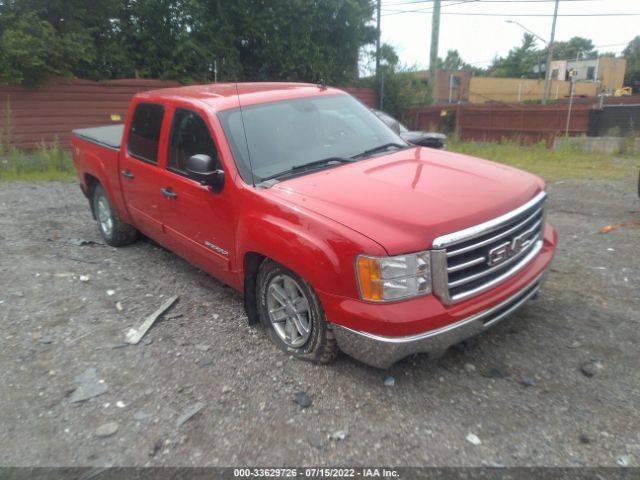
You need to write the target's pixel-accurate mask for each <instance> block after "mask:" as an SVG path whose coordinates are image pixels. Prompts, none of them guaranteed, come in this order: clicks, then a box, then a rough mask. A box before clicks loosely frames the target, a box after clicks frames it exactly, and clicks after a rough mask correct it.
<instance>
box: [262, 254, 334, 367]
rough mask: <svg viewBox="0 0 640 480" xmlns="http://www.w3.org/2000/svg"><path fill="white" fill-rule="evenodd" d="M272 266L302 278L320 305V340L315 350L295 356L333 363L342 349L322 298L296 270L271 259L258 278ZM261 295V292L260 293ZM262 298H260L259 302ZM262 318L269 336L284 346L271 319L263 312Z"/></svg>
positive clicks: (315, 301)
mask: <svg viewBox="0 0 640 480" xmlns="http://www.w3.org/2000/svg"><path fill="white" fill-rule="evenodd" d="M270 268H281V269H283V270H285V271H287V272H288V273H289V274H292V275H294V276H295V277H297V279H298V280H300V281H301V282H302V283H304V285H305V286H306V288H307V289H308V290H309V292H310V293H311V295H313V297H314V298H313V299H310V300H311V301H313V302H314V303H315V304H316V305H317V307H318V313H319V315H320V318H319V321H320V322H321V323H322V324H323V328H322V331H321V333H320V334H319V335H320V336H319V338H318V341H317V343H316V345H315V347H314V348H313V350H311V351H308V352H305V353H294V356H295V357H296V358H298V359H300V360H306V361H309V362H312V363H317V364H327V363H331V362H333V361H334V360H335V359H336V358H337V357H338V355H339V354H340V349H339V348H338V343H337V341H336V338H335V335H334V333H333V330H332V329H331V324H330V323H329V322H328V321H327V319H326V317H325V314H324V309H323V308H322V304H321V303H320V300H319V299H318V297H317V296H316V294H315V292H314V290H313V288H312V287H311V285H309V283H308V282H306V281H305V279H304V278H302V277H301V276H300V275H297V274H296V273H295V272H293V271H291V270H289V269H288V268H286V267H284V266H283V265H280V264H279V263H277V262H274V261H273V260H271V259H266V260H265V261H264V262H263V263H262V265H261V266H260V271H259V273H258V278H259V279H260V277H261V276H262V275H264V272H265V271H267V270H268V269H270ZM257 283H258V286H257V288H259V285H260V280H258V282H257ZM257 296H259V293H258V295H257ZM259 301H260V300H259V299H258V302H259ZM258 310H259V311H260V310H261V309H260V307H258ZM260 320H261V322H262V324H263V326H264V328H265V329H266V330H267V333H268V335H269V338H270V339H271V341H272V342H273V343H275V344H276V345H277V346H278V347H279V348H282V346H281V345H280V344H279V343H278V341H277V340H276V339H275V337H274V335H275V333H274V332H273V330H272V328H271V326H270V325H269V320H268V319H267V318H264V315H263V313H260ZM285 351H286V352H287V353H292V352H291V351H287V350H285Z"/></svg>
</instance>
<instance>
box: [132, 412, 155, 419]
mask: <svg viewBox="0 0 640 480" xmlns="http://www.w3.org/2000/svg"><path fill="white" fill-rule="evenodd" d="M133 418H134V419H135V420H137V421H139V422H141V421H143V420H146V419H147V418H151V414H150V413H147V412H145V411H144V410H138V411H137V412H136V413H134V414H133Z"/></svg>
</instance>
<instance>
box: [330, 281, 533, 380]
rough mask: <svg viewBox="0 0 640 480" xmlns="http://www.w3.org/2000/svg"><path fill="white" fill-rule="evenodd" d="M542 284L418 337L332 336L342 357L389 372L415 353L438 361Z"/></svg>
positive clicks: (346, 332)
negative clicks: (347, 356) (393, 366)
mask: <svg viewBox="0 0 640 480" xmlns="http://www.w3.org/2000/svg"><path fill="white" fill-rule="evenodd" d="M543 280H544V274H543V275H540V276H538V277H537V278H536V279H535V280H534V281H533V282H531V283H530V284H529V285H527V286H526V287H525V288H523V289H522V290H520V291H519V292H518V293H516V294H515V295H513V296H511V297H509V298H508V299H506V300H504V301H503V302H501V303H499V304H498V305H495V306H493V307H491V308H489V309H487V310H484V311H482V312H480V313H477V314H475V315H472V316H470V317H468V318H465V319H463V320H460V321H458V322H456V323H452V324H450V325H447V326H445V327H442V328H438V329H436V330H431V331H429V332H425V333H421V334H418V335H410V336H406V337H387V336H382V335H374V334H370V333H366V332H358V331H355V330H352V329H350V328H347V327H343V326H341V325H334V326H333V332H334V334H335V337H336V341H337V342H338V346H339V347H340V349H341V350H342V351H343V352H344V353H346V354H347V355H350V356H352V357H354V358H356V359H358V360H360V361H361V362H363V363H366V364H368V365H371V366H373V367H378V368H388V367H390V366H391V365H393V364H394V363H395V362H397V361H398V360H400V359H402V358H405V357H407V356H409V355H412V354H414V353H428V354H429V356H430V357H433V358H438V357H440V356H442V355H443V354H444V352H445V351H446V350H447V349H448V348H449V347H451V346H452V345H455V344H457V343H460V342H462V341H463V340H465V339H467V338H469V337H472V336H474V335H477V334H479V333H482V332H483V331H485V330H487V329H488V328H490V327H492V326H493V325H495V324H496V323H498V322H499V321H500V320H502V319H503V318H505V317H507V316H508V315H509V314H511V313H512V312H514V311H515V310H517V309H518V308H519V307H520V306H521V305H522V304H523V303H524V302H526V301H527V300H528V299H530V298H531V297H533V296H534V295H535V294H536V293H537V292H538V289H539V288H540V285H541V284H542V282H543Z"/></svg>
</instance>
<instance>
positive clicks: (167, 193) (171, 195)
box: [160, 187, 178, 198]
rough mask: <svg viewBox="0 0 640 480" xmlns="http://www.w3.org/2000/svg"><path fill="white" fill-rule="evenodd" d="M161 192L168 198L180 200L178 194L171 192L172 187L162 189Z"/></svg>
mask: <svg viewBox="0 0 640 480" xmlns="http://www.w3.org/2000/svg"><path fill="white" fill-rule="evenodd" d="M160 192H161V193H162V194H163V195H164V196H165V197H167V198H178V194H177V193H176V192H174V191H173V190H171V187H167V188H161V189H160Z"/></svg>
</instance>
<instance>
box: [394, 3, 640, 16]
mask: <svg viewBox="0 0 640 480" xmlns="http://www.w3.org/2000/svg"><path fill="white" fill-rule="evenodd" d="M468 1H475V0H468ZM461 3H467V2H461ZM383 10H384V9H383ZM387 11H390V10H387ZM400 13H431V10H403V11H401V10H397V11H394V13H385V14H382V16H383V17H388V16H390V15H397V14H400ZM441 14H442V15H458V16H471V17H553V15H550V14H546V13H471V12H441ZM637 16H640V13H636V12H633V13H562V14H558V17H637Z"/></svg>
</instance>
